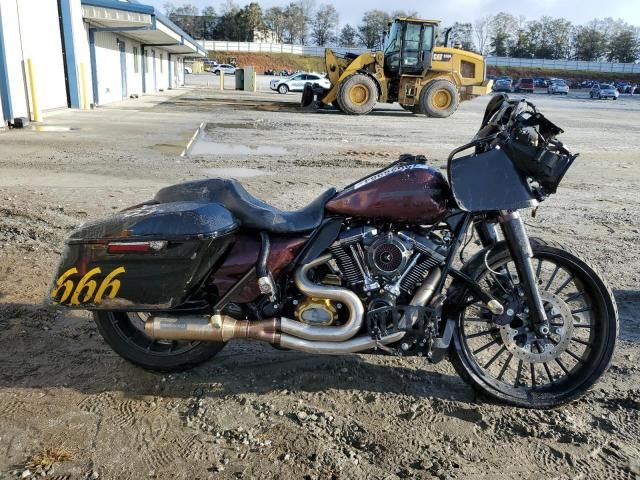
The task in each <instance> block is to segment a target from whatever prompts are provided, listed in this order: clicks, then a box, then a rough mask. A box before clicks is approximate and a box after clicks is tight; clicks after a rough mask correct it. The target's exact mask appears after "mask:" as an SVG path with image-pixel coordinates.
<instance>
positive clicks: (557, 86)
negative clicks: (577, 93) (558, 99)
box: [547, 80, 569, 95]
mask: <svg viewBox="0 0 640 480" xmlns="http://www.w3.org/2000/svg"><path fill="white" fill-rule="evenodd" d="M547 93H548V94H550V95H553V94H555V93H559V94H561V95H569V85H567V84H566V83H565V81H564V80H556V81H552V82H551V83H550V84H549V86H548V87H547Z"/></svg>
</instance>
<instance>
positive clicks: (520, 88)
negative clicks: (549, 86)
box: [514, 78, 535, 93]
mask: <svg viewBox="0 0 640 480" xmlns="http://www.w3.org/2000/svg"><path fill="white" fill-rule="evenodd" d="M514 89H515V91H516V92H529V93H533V91H534V90H535V82H534V80H533V78H521V79H520V80H518V81H517V82H516V86H515V87H514Z"/></svg>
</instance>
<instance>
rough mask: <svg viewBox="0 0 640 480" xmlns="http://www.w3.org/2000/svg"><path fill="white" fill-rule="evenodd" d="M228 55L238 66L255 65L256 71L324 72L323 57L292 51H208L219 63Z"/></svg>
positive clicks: (224, 60) (224, 61) (227, 57)
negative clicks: (298, 53) (296, 53)
mask: <svg viewBox="0 0 640 480" xmlns="http://www.w3.org/2000/svg"><path fill="white" fill-rule="evenodd" d="M230 57H234V58H235V59H236V62H237V64H238V66H239V67H248V66H251V67H255V69H256V72H258V73H262V72H264V71H265V70H289V71H297V70H303V71H306V72H324V58H323V57H311V56H304V55H295V54H292V53H248V52H209V58H211V59H213V60H217V61H218V62H219V63H227V60H228V59H229V58H230Z"/></svg>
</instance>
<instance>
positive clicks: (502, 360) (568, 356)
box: [454, 242, 618, 408]
mask: <svg viewBox="0 0 640 480" xmlns="http://www.w3.org/2000/svg"><path fill="white" fill-rule="evenodd" d="M532 243H533V245H532V246H533V251H534V258H533V260H532V262H533V266H534V269H535V271H536V277H537V281H538V288H539V289H540V292H541V296H542V300H543V304H544V306H545V310H546V312H547V316H548V318H549V332H548V333H546V332H545V333H541V331H540V329H539V328H538V327H537V326H536V325H535V323H534V320H533V318H532V316H531V315H530V310H529V306H528V305H527V302H526V300H525V299H524V296H523V293H522V290H521V287H520V285H519V281H518V277H517V274H516V268H515V265H514V263H513V261H512V260H511V258H510V255H509V252H508V249H506V247H505V246H503V247H502V248H496V250H497V251H496V253H495V254H491V255H490V256H489V257H490V258H487V262H486V264H487V265H485V262H484V259H482V260H483V261H482V262H480V261H478V264H479V265H478V268H477V270H476V272H475V275H474V278H475V279H476V281H478V282H479V283H480V285H481V286H482V287H483V288H484V289H486V290H487V291H489V292H491V294H492V295H493V296H494V297H495V298H497V299H498V300H499V301H500V302H501V303H502V304H503V305H504V306H505V309H506V310H507V313H510V314H511V315H510V316H509V317H508V318H507V317H502V318H501V317H498V316H496V315H493V314H491V313H490V312H489V311H488V309H487V308H486V307H485V306H484V305H483V303H482V302H480V301H479V300H477V299H475V298H473V297H468V298H467V303H466V308H465V309H464V310H463V311H462V312H461V314H460V317H459V319H458V331H457V333H456V337H455V348H456V361H454V365H456V364H457V366H456V368H458V370H459V371H460V370H461V369H462V374H463V377H464V378H465V379H466V380H468V381H469V382H470V383H472V385H473V386H474V387H476V388H477V389H479V390H481V391H482V392H483V393H485V394H488V395H489V396H492V397H494V398H496V399H499V400H501V401H506V402H508V403H512V404H515V405H519V406H526V407H536V408H547V407H552V406H556V405H559V404H562V403H566V402H568V401H571V400H573V399H575V398H577V397H579V396H581V395H582V394H584V392H585V391H586V390H587V389H588V388H589V387H590V386H591V385H593V384H594V383H595V382H596V381H597V379H598V378H599V377H600V376H601V375H602V373H604V371H605V370H606V368H607V366H608V364H609V362H610V360H611V356H612V354H613V348H614V345H615V339H616V336H617V329H618V323H617V310H616V307H615V302H614V300H613V298H612V295H611V292H610V290H609V289H608V288H607V287H606V285H605V284H604V283H603V282H602V280H601V279H600V278H599V277H598V275H597V274H596V273H595V271H594V270H593V269H592V268H591V267H590V266H589V265H588V264H587V263H586V262H584V261H582V260H580V259H579V258H577V257H575V256H574V255H572V254H571V253H569V252H567V251H565V250H562V249H560V248H557V247H554V246H549V245H545V244H538V243H535V242H532Z"/></svg>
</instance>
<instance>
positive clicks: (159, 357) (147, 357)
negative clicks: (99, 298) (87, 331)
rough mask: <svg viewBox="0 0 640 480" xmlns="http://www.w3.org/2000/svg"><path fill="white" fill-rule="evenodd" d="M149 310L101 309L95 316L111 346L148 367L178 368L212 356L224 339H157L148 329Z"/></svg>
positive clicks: (166, 369) (195, 363) (120, 353)
mask: <svg viewBox="0 0 640 480" xmlns="http://www.w3.org/2000/svg"><path fill="white" fill-rule="evenodd" d="M147 316H148V314H145V313H134V312H110V311H98V312H94V313H93V318H94V320H95V322H96V324H97V325H98V330H99V331H100V334H101V335H102V337H103V338H104V339H105V341H106V342H107V343H108V344H109V346H110V347H111V348H112V349H113V350H114V351H115V352H116V353H117V354H118V355H120V356H121V357H123V358H124V359H125V360H128V361H129V362H131V363H134V364H136V365H139V366H141V367H143V368H146V369H148V370H155V371H160V372H176V371H181V370H186V369H188V368H191V367H195V366H196V365H198V364H200V363H202V362H205V361H207V360H209V359H210V358H211V357H213V356H214V355H216V354H217V353H218V352H219V351H220V350H222V348H223V347H224V345H225V344H224V343H214V342H190V341H178V340H154V339H152V338H151V337H149V336H148V335H147V334H146V333H145V331H144V322H145V319H146V317H147Z"/></svg>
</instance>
